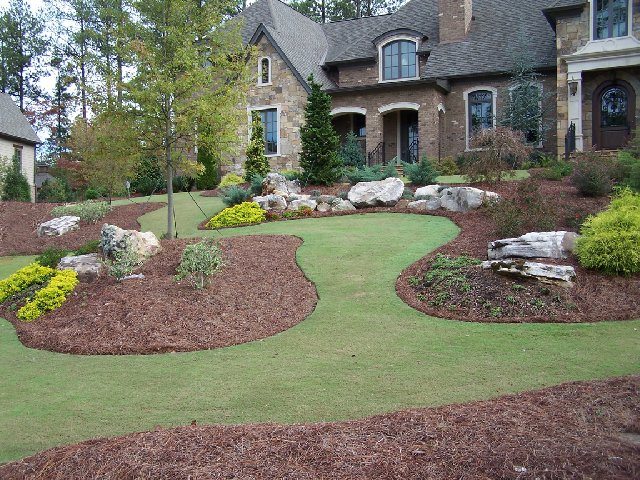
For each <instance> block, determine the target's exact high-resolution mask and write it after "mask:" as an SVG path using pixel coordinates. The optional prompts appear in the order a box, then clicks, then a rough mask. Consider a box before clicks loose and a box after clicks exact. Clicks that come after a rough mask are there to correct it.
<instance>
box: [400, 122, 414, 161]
mask: <svg viewBox="0 0 640 480" xmlns="http://www.w3.org/2000/svg"><path fill="white" fill-rule="evenodd" d="M400 159H401V160H402V161H403V162H407V163H416V162H417V161H418V112H414V111H413V110H403V111H401V112H400Z"/></svg>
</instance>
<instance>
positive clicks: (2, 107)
mask: <svg viewBox="0 0 640 480" xmlns="http://www.w3.org/2000/svg"><path fill="white" fill-rule="evenodd" d="M0 136H7V137H11V138H15V139H19V140H24V141H25V142H27V143H40V142H41V140H40V138H39V137H38V135H36V132H35V131H34V130H33V127H32V126H31V124H30V123H29V121H28V120H27V118H26V117H25V116H24V115H23V114H22V112H21V111H20V109H19V108H18V106H17V105H16V104H15V103H14V101H13V99H12V98H11V96H9V95H7V94H6V93H0Z"/></svg>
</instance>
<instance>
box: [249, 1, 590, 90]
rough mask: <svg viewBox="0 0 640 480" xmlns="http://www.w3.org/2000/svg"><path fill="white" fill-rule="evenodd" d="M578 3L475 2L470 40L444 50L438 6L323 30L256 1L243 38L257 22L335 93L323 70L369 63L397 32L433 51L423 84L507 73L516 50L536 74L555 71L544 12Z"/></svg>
mask: <svg viewBox="0 0 640 480" xmlns="http://www.w3.org/2000/svg"><path fill="white" fill-rule="evenodd" d="M582 3H584V1H578V0H555V1H554V0H474V1H473V15H474V20H473V21H472V24H471V30H470V32H469V34H468V35H467V36H466V38H464V39H462V40H461V41H458V42H450V43H444V44H440V43H439V40H438V29H439V26H438V0H410V1H409V2H408V3H406V4H405V5H404V6H402V7H401V8H400V9H399V10H398V11H396V12H395V13H393V14H390V15H380V16H376V17H364V18H358V19H352V20H343V21H339V22H333V23H327V24H324V25H319V24H317V23H315V22H313V21H312V20H311V19H309V18H307V17H305V16H304V15H301V14H300V13H298V12H296V11H294V10H293V9H292V8H291V7H289V6H288V5H286V4H284V3H282V2H281V1H279V0H257V1H256V2H255V3H253V4H252V5H250V6H249V7H247V8H246V9H245V11H244V12H243V13H242V14H241V16H242V17H243V18H244V19H245V25H244V29H243V38H244V41H245V42H249V41H250V40H251V38H252V36H253V35H254V33H255V32H256V29H257V28H258V27H259V26H260V24H263V25H264V28H265V30H266V31H267V32H268V33H269V34H270V35H271V36H272V38H273V39H274V41H275V42H276V43H277V44H278V46H279V48H280V49H281V50H282V51H283V53H284V54H285V55H286V57H287V58H288V60H289V61H290V63H291V64H292V65H293V67H294V68H295V69H296V70H297V72H298V73H299V75H300V76H301V77H302V78H305V79H306V77H307V76H308V75H309V74H310V73H313V74H314V76H315V78H316V79H317V80H318V81H319V83H321V84H322V85H323V87H324V88H334V87H335V84H334V83H333V82H332V81H331V80H330V79H329V78H328V76H327V75H326V73H325V72H324V70H323V69H322V67H321V65H326V64H339V63H342V62H354V61H371V60H373V59H375V57H376V54H377V52H376V47H375V45H374V40H375V39H376V38H377V37H379V36H381V35H383V34H385V33H387V32H392V31H394V30H400V29H407V30H413V31H416V32H418V33H419V34H421V35H422V36H423V43H422V45H421V48H420V51H421V52H423V53H427V52H428V53H429V54H430V56H429V59H428V61H427V68H426V72H424V74H423V78H426V79H432V78H448V77H462V76H473V75H479V74H489V73H501V72H508V71H510V70H512V68H513V59H514V57H515V55H516V54H517V51H518V50H522V49H524V50H526V51H528V52H530V53H531V55H532V58H533V60H534V64H535V66H536V68H553V67H555V65H556V45H555V33H554V31H553V28H552V27H551V25H549V23H548V22H547V20H546V19H545V16H544V14H543V9H547V8H549V7H550V6H554V7H555V6H556V5H561V6H569V5H580V4H582Z"/></svg>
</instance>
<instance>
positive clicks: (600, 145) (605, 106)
mask: <svg viewBox="0 0 640 480" xmlns="http://www.w3.org/2000/svg"><path fill="white" fill-rule="evenodd" d="M635 112H636V92H635V91H634V90H633V87H631V85H629V84H628V83H627V82H625V81H623V80H609V81H607V82H604V83H603V84H601V85H600V86H599V87H598V88H597V89H596V91H595V92H594V95H593V146H594V148H596V149H598V150H616V149H619V148H622V147H624V146H625V145H626V144H627V142H628V141H629V137H630V136H631V132H633V130H634V128H635Z"/></svg>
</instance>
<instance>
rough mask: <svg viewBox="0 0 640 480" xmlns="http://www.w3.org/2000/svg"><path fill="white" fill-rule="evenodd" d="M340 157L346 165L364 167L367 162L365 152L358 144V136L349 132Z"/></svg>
mask: <svg viewBox="0 0 640 480" xmlns="http://www.w3.org/2000/svg"><path fill="white" fill-rule="evenodd" d="M340 157H341V158H342V163H343V164H344V166H345V167H362V166H364V163H365V158H364V152H363V151H362V148H360V145H358V137H356V135H355V133H353V132H349V133H348V134H347V138H346V141H345V143H344V145H343V146H342V149H341V150H340Z"/></svg>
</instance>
